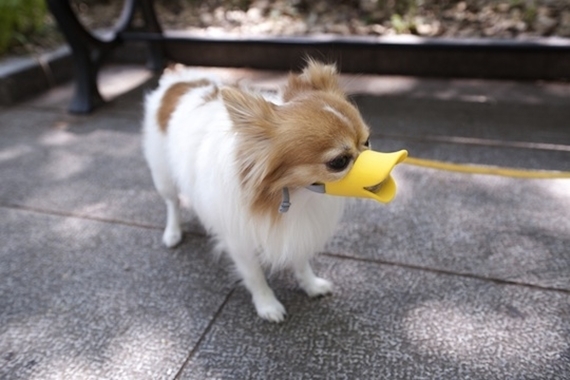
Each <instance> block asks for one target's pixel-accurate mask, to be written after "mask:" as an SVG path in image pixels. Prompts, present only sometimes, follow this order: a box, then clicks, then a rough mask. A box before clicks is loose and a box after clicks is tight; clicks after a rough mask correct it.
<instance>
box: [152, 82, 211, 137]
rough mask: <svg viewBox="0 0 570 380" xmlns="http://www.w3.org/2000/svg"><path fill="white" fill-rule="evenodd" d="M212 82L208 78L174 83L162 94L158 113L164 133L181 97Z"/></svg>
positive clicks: (159, 123)
mask: <svg viewBox="0 0 570 380" xmlns="http://www.w3.org/2000/svg"><path fill="white" fill-rule="evenodd" d="M210 84H212V82H210V81H209V80H207V79H200V80H195V81H191V82H178V83H174V84H173V85H172V86H170V87H169V88H168V90H166V91H165V92H164V95H163V96H162V102H161V104H160V107H159V108H158V113H157V115H156V118H157V121H158V126H159V128H160V130H161V131H162V132H163V133H166V130H167V129H168V122H169V121H170V116H171V115H172V112H174V110H175V109H176V106H177V105H178V102H179V100H180V98H181V97H182V96H183V95H184V94H186V93H188V91H190V90H192V89H194V88H199V87H206V86H209V85H210Z"/></svg>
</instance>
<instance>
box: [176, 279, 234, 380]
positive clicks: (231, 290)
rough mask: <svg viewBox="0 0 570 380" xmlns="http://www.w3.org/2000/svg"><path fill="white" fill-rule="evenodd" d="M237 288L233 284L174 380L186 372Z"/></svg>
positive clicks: (177, 379)
mask: <svg viewBox="0 0 570 380" xmlns="http://www.w3.org/2000/svg"><path fill="white" fill-rule="evenodd" d="M236 289H237V284H235V285H234V286H233V288H231V289H230V291H229V292H228V294H227V295H226V298H224V301H223V302H222V304H221V305H220V307H219V308H218V310H216V312H215V313H214V316H213V317H212V319H210V322H208V325H207V326H206V328H205V329H204V332H203V333H202V335H200V338H199V339H198V341H197V342H196V344H195V345H194V347H192V350H190V352H189V353H188V356H187V357H186V360H184V363H182V366H181V367H180V369H179V370H178V372H176V375H175V376H174V377H173V378H172V379H173V380H179V379H180V376H182V373H183V372H184V369H185V368H186V366H187V365H188V363H190V360H192V358H193V357H194V356H195V355H196V352H198V349H199V348H200V346H201V345H202V342H203V341H204V340H205V339H206V336H207V335H208V334H209V333H210V331H211V330H212V327H213V326H214V323H215V322H216V321H217V320H218V318H219V316H220V314H222V311H223V310H224V308H225V307H226V305H227V304H228V302H229V301H230V298H231V297H232V295H233V294H234V292H235V291H236Z"/></svg>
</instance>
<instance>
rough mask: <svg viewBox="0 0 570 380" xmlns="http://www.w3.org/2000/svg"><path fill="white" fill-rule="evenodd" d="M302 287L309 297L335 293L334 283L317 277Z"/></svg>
mask: <svg viewBox="0 0 570 380" xmlns="http://www.w3.org/2000/svg"><path fill="white" fill-rule="evenodd" d="M302 287H303V290H304V291H305V293H307V295H308V296H309V297H322V296H326V295H328V294H331V293H332V291H333V284H332V282H330V281H329V280H325V279H324V278H320V277H315V278H314V279H313V280H311V282H309V283H305V284H302Z"/></svg>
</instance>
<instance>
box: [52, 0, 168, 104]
mask: <svg viewBox="0 0 570 380" xmlns="http://www.w3.org/2000/svg"><path fill="white" fill-rule="evenodd" d="M47 4H48V7H49V9H50V11H51V13H52V14H53V16H54V17H55V19H56V20H57V23H58V25H59V27H60V29H61V31H62V33H63V34H64V36H65V38H66V40H67V42H68V43H69V45H70V47H71V51H72V54H73V62H74V70H75V81H76V82H75V93H74V95H73V99H72V101H71V104H70V106H69V112H70V113H76V114H86V113H90V112H91V111H93V109H94V108H96V107H98V106H100V105H101V104H103V103H104V102H105V101H104V100H103V98H102V97H101V94H100V93H99V89H98V87H97V74H98V72H99V68H100V67H101V64H102V62H103V60H104V58H105V56H106V55H107V54H108V53H109V52H110V51H111V50H113V49H114V48H115V47H117V46H118V45H120V43H121V38H120V33H121V32H123V31H125V30H126V29H128V28H130V27H131V23H132V20H133V16H134V13H135V9H136V8H137V6H140V9H141V12H142V16H143V20H144V22H145V25H144V30H145V31H148V32H153V33H162V29H161V27H160V24H159V23H158V20H157V18H156V15H155V12H154V8H153V6H152V1H151V0H138V1H137V0H125V5H124V7H123V12H122V14H121V18H120V20H119V22H118V23H117V26H116V28H115V31H114V34H113V35H112V37H111V38H110V39H109V40H102V39H99V38H97V37H95V36H93V35H92V34H91V33H89V31H87V30H86V29H85V27H84V26H83V25H82V24H81V22H80V21H79V20H78V19H77V16H76V15H75V13H74V12H73V9H72V8H71V5H70V2H69V0H47ZM149 49H150V51H149V53H150V54H149V61H148V66H149V68H151V69H152V70H155V71H159V70H161V69H162V68H163V65H164V59H163V54H162V48H161V46H160V43H159V42H149Z"/></svg>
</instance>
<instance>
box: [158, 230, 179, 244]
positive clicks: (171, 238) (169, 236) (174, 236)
mask: <svg viewBox="0 0 570 380" xmlns="http://www.w3.org/2000/svg"><path fill="white" fill-rule="evenodd" d="M181 241H182V231H181V230H180V229H174V228H172V229H166V230H164V234H163V235H162V242H163V243H164V245H166V246H167V247H168V248H173V247H175V246H176V245H178V243H180V242H181Z"/></svg>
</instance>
